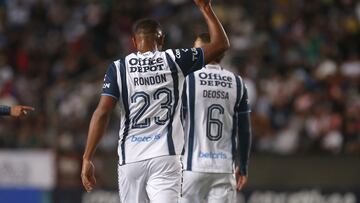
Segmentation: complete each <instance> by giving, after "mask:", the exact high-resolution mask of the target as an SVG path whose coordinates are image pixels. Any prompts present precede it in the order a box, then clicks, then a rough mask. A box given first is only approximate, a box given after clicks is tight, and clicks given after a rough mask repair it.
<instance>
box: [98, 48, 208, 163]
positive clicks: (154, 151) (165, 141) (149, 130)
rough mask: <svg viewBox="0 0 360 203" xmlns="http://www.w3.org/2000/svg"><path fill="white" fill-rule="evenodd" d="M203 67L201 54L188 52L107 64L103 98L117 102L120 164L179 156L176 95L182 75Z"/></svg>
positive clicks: (137, 55)
mask: <svg viewBox="0 0 360 203" xmlns="http://www.w3.org/2000/svg"><path fill="white" fill-rule="evenodd" d="M203 63H204V56H203V50H202V49H201V48H191V49H174V50H172V49H169V50H166V51H154V52H146V53H140V52H138V53H132V54H130V55H128V56H126V57H125V58H123V59H119V60H117V61H114V62H113V63H112V64H111V65H110V66H109V68H108V70H107V73H106V75H105V78H104V85H103V92H102V95H103V96H111V97H113V98H115V99H116V100H119V104H120V111H121V121H120V131H119V143H118V144H119V146H118V154H119V163H120V165H123V164H126V163H132V162H137V161H141V160H146V159H150V158H154V157H159V156H165V155H178V154H181V150H182V148H183V144H184V134H183V127H182V123H181V116H180V114H181V106H182V101H181V95H180V94H181V93H182V89H183V83H184V80H185V77H186V75H188V74H189V73H190V72H192V71H195V70H198V69H200V68H201V67H202V66H203Z"/></svg>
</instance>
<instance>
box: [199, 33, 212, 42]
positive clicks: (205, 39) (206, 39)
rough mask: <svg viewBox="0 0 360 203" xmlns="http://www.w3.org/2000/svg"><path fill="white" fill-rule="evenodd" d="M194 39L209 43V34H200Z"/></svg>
mask: <svg viewBox="0 0 360 203" xmlns="http://www.w3.org/2000/svg"><path fill="white" fill-rule="evenodd" d="M196 39H200V40H201V41H202V42H203V43H210V34H209V33H207V32H204V33H201V34H199V35H197V36H196Z"/></svg>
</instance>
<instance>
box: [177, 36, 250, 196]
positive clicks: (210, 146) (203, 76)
mask: <svg viewBox="0 0 360 203" xmlns="http://www.w3.org/2000/svg"><path fill="white" fill-rule="evenodd" d="M211 37H212V36H211V35H208V34H206V33H204V34H201V35H199V36H198V37H197V39H196V41H195V47H202V46H205V45H207V44H208V43H209V42H210V41H211V40H210V39H212V38H211ZM221 58H222V56H220V57H218V58H216V59H215V60H213V61H212V62H210V63H209V64H208V65H206V66H205V67H204V68H202V69H201V70H198V71H196V72H194V73H191V74H189V75H188V76H187V77H186V82H185V84H184V85H185V87H184V95H183V100H184V101H183V104H184V115H185V126H186V128H185V133H186V139H185V154H184V157H183V165H184V172H183V190H182V198H181V201H180V202H181V203H202V202H205V201H206V202H207V203H215V202H216V203H232V202H235V201H236V200H235V196H236V189H235V188H237V189H238V190H240V189H241V188H242V187H243V186H244V185H245V183H246V181H247V162H248V157H249V152H250V144H251V131H250V118H249V117H250V115H249V112H250V110H249V105H248V95H247V89H246V86H245V85H244V82H243V80H242V79H241V77H240V76H237V75H235V74H234V73H231V72H229V71H227V70H224V69H223V68H222V67H221V66H220V65H219V63H220V61H221ZM235 163H237V165H238V163H239V164H240V166H239V167H237V168H236V172H235V173H236V177H235V176H234V171H235V170H234V168H235V167H234V165H235ZM236 181H237V183H236Z"/></svg>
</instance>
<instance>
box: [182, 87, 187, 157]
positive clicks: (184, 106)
mask: <svg viewBox="0 0 360 203" xmlns="http://www.w3.org/2000/svg"><path fill="white" fill-rule="evenodd" d="M186 90H187V85H186V80H185V82H184V85H183V92H182V95H181V99H182V109H181V124H182V125H184V121H185V119H186V116H187V114H188V113H187V111H188V107H187V93H186ZM184 154H185V146H183V149H182V151H181V155H184Z"/></svg>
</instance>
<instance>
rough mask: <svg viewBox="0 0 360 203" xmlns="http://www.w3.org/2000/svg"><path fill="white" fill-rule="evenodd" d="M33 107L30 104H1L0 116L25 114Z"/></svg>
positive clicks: (32, 109)
mask: <svg viewBox="0 0 360 203" xmlns="http://www.w3.org/2000/svg"><path fill="white" fill-rule="evenodd" d="M34 110H35V109H34V107H31V106H20V105H18V106H12V107H10V106H1V105H0V116H12V117H22V116H26V115H27V114H28V112H29V111H34Z"/></svg>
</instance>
